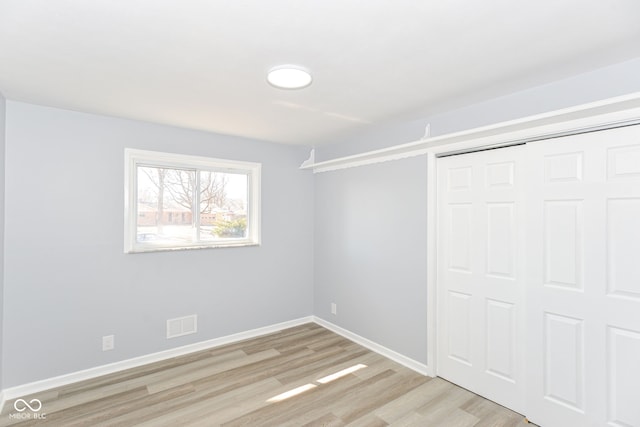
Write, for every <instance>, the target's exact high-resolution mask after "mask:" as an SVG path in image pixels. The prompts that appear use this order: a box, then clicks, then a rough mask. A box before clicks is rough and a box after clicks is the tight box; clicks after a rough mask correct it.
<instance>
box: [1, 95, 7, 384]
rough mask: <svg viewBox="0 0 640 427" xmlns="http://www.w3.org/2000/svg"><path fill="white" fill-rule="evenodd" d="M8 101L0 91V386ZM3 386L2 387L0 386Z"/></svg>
mask: <svg viewBox="0 0 640 427" xmlns="http://www.w3.org/2000/svg"><path fill="white" fill-rule="evenodd" d="M6 107H7V102H6V100H5V98H4V96H2V93H0V386H1V385H2V378H3V370H2V366H3V365H2V355H3V353H4V344H3V340H2V337H3V329H4V292H3V291H4V150H5V115H6V109H7V108H6ZM0 388H2V387H0Z"/></svg>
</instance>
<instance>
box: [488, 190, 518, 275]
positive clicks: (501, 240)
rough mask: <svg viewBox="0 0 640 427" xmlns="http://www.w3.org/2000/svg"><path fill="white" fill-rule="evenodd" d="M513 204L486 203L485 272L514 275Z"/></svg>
mask: <svg viewBox="0 0 640 427" xmlns="http://www.w3.org/2000/svg"><path fill="white" fill-rule="evenodd" d="M514 215H515V206H514V204H513V203H488V204H487V274H489V275H492V276H498V277H508V278H513V277H514V256H515V249H516V242H515V234H516V233H515V217H514Z"/></svg>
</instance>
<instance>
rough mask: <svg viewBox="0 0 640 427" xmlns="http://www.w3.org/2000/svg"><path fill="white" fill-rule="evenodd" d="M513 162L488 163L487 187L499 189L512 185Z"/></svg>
mask: <svg viewBox="0 0 640 427" xmlns="http://www.w3.org/2000/svg"><path fill="white" fill-rule="evenodd" d="M514 169H515V163H514V162H504V163H490V164H488V165H487V167H486V173H487V178H486V182H487V188H489V189H500V188H510V187H513V180H514Z"/></svg>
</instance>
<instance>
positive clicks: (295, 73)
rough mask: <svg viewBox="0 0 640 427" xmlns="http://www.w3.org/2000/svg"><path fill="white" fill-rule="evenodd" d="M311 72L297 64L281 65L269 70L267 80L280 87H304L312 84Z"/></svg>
mask: <svg viewBox="0 0 640 427" xmlns="http://www.w3.org/2000/svg"><path fill="white" fill-rule="evenodd" d="M312 80H313V79H312V78H311V74H310V73H309V71H307V70H306V69H304V68H303V67H299V66H297V65H280V66H277V67H274V68H272V69H271V70H269V73H268V74H267V81H268V82H269V84H270V85H271V86H273V87H277V88H278V89H302V88H303V87H307V86H309V85H310V84H311V81H312Z"/></svg>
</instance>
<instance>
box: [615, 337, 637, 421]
mask: <svg viewBox="0 0 640 427" xmlns="http://www.w3.org/2000/svg"><path fill="white" fill-rule="evenodd" d="M639 361H640V333H639V332H637V331H628V330H624V329H618V328H613V327H609V328H607V365H608V366H607V368H608V372H607V378H608V382H609V384H608V385H607V388H608V390H607V393H608V398H607V401H608V402H607V403H608V411H607V412H608V418H609V420H608V421H609V425H612V426H619V427H632V426H640V404H639V401H638V379H639V378H640V362H639Z"/></svg>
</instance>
